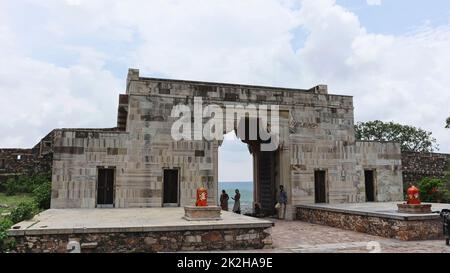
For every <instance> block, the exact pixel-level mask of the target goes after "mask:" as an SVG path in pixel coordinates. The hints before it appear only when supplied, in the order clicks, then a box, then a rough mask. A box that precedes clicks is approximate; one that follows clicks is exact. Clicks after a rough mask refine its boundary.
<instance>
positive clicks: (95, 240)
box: [11, 228, 272, 253]
mask: <svg viewBox="0 0 450 273" xmlns="http://www.w3.org/2000/svg"><path fill="white" fill-rule="evenodd" d="M269 230H270V229H269ZM269 230H267V229H264V228H254V229H243V228H241V229H224V230H205V231H201V230H197V231H164V232H120V233H82V234H42V235H25V236H15V237H12V238H13V239H14V240H15V242H16V243H15V248H14V249H12V250H11V252H18V253H43V252H44V253H65V252H68V250H67V244H68V243H69V242H70V241H76V242H78V244H79V245H80V247H81V252H82V253H84V252H98V253H105V252H106V253H112V252H122V253H128V252H160V251H205V250H242V249H261V248H264V247H270V246H271V244H272V239H271V237H270V233H269V232H270V231H269Z"/></svg>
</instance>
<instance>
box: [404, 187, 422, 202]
mask: <svg viewBox="0 0 450 273" xmlns="http://www.w3.org/2000/svg"><path fill="white" fill-rule="evenodd" d="M406 193H407V195H408V200H407V201H406V203H407V204H410V205H419V204H420V199H419V189H418V188H416V187H415V186H413V185H411V186H410V187H409V188H408V190H407V191H406Z"/></svg>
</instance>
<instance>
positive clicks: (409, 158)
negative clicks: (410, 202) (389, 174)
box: [402, 152, 450, 187]
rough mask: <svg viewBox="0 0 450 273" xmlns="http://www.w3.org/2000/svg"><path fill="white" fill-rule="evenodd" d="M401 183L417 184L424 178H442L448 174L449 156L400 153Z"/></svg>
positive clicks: (449, 168)
mask: <svg viewBox="0 0 450 273" xmlns="http://www.w3.org/2000/svg"><path fill="white" fill-rule="evenodd" d="M402 168H403V183H404V187H407V186H408V185H409V184H411V183H412V184H417V182H418V181H420V180H421V179H422V178H424V177H438V178H439V177H443V176H444V175H445V173H450V154H441V153H405V152H404V153H402Z"/></svg>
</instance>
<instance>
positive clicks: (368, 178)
mask: <svg viewBox="0 0 450 273" xmlns="http://www.w3.org/2000/svg"><path fill="white" fill-rule="evenodd" d="M364 182H365V185H366V202H375V183H374V182H375V179H374V171H373V170H364Z"/></svg>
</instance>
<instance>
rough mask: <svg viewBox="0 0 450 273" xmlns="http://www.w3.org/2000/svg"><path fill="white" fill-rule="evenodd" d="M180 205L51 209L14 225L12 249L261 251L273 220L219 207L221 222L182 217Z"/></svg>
mask: <svg viewBox="0 0 450 273" xmlns="http://www.w3.org/2000/svg"><path fill="white" fill-rule="evenodd" d="M183 216H184V209H183V208H136V209H135V208H130V209H50V210H46V211H44V212H42V213H40V214H38V215H36V216H35V217H34V218H33V219H32V220H30V221H24V222H21V223H18V224H16V225H14V226H13V229H10V230H9V231H8V233H9V236H10V237H11V238H12V239H14V240H15V241H16V248H15V249H14V251H15V252H67V244H68V242H69V241H76V242H78V243H79V245H80V246H81V252H164V251H166V252H167V251H169V252H172V251H197V250H238V249H239V250H241V249H261V248H264V247H265V246H269V245H270V244H271V237H270V230H271V229H270V228H271V227H272V226H273V223H272V222H271V221H268V220H261V219H257V218H253V217H248V216H243V215H239V214H234V213H231V212H226V211H222V220H221V221H214V220H212V221H186V220H184V219H182V217H183Z"/></svg>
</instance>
